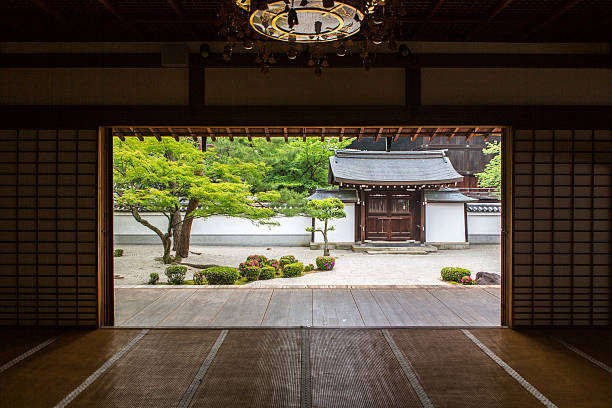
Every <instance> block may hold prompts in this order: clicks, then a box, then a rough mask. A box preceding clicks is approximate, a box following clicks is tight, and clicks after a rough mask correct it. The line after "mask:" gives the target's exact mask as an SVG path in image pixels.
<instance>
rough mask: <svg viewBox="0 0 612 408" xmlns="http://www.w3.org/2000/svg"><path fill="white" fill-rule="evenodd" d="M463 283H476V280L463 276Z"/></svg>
mask: <svg viewBox="0 0 612 408" xmlns="http://www.w3.org/2000/svg"><path fill="white" fill-rule="evenodd" d="M461 284H462V285H475V284H476V281H475V280H474V279H472V278H470V277H469V276H464V277H463V278H461Z"/></svg>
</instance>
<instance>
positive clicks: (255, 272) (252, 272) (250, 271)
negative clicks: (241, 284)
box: [244, 266, 261, 281]
mask: <svg viewBox="0 0 612 408" xmlns="http://www.w3.org/2000/svg"><path fill="white" fill-rule="evenodd" d="M260 273H261V268H260V267H259V266H248V267H246V268H245V269H244V277H245V278H246V279H247V280H248V281H254V280H257V279H259V274H260Z"/></svg>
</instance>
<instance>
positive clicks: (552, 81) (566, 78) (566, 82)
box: [421, 68, 612, 105]
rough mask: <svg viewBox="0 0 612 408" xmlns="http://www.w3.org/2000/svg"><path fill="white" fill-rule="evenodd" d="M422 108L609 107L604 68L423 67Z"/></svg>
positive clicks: (610, 75) (611, 86) (609, 72)
mask: <svg viewBox="0 0 612 408" xmlns="http://www.w3.org/2000/svg"><path fill="white" fill-rule="evenodd" d="M421 78H422V84H421V96H422V103H423V105H610V104H612V69H608V68H581V69H578V68H423V69H422V70H421Z"/></svg>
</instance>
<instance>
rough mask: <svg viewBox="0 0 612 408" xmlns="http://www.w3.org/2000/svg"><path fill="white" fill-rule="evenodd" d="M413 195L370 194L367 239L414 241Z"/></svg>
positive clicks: (399, 193) (393, 193) (367, 210)
mask: <svg viewBox="0 0 612 408" xmlns="http://www.w3.org/2000/svg"><path fill="white" fill-rule="evenodd" d="M412 199H413V195H412V194H411V193H406V192H386V191H385V192H380V193H379V192H370V193H368V194H367V195H366V239H368V240H373V241H406V240H410V239H413V228H412V225H413V223H412V218H413V217H412V213H413V210H414V208H413V207H414V201H413V200H412Z"/></svg>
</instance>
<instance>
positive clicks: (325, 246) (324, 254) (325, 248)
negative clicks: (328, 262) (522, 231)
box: [323, 220, 329, 256]
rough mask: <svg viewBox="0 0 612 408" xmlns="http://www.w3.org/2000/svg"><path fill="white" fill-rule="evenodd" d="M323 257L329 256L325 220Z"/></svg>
mask: <svg viewBox="0 0 612 408" xmlns="http://www.w3.org/2000/svg"><path fill="white" fill-rule="evenodd" d="M323 242H324V244H323V256H329V247H328V246H327V220H325V228H324V229H323Z"/></svg>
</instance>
